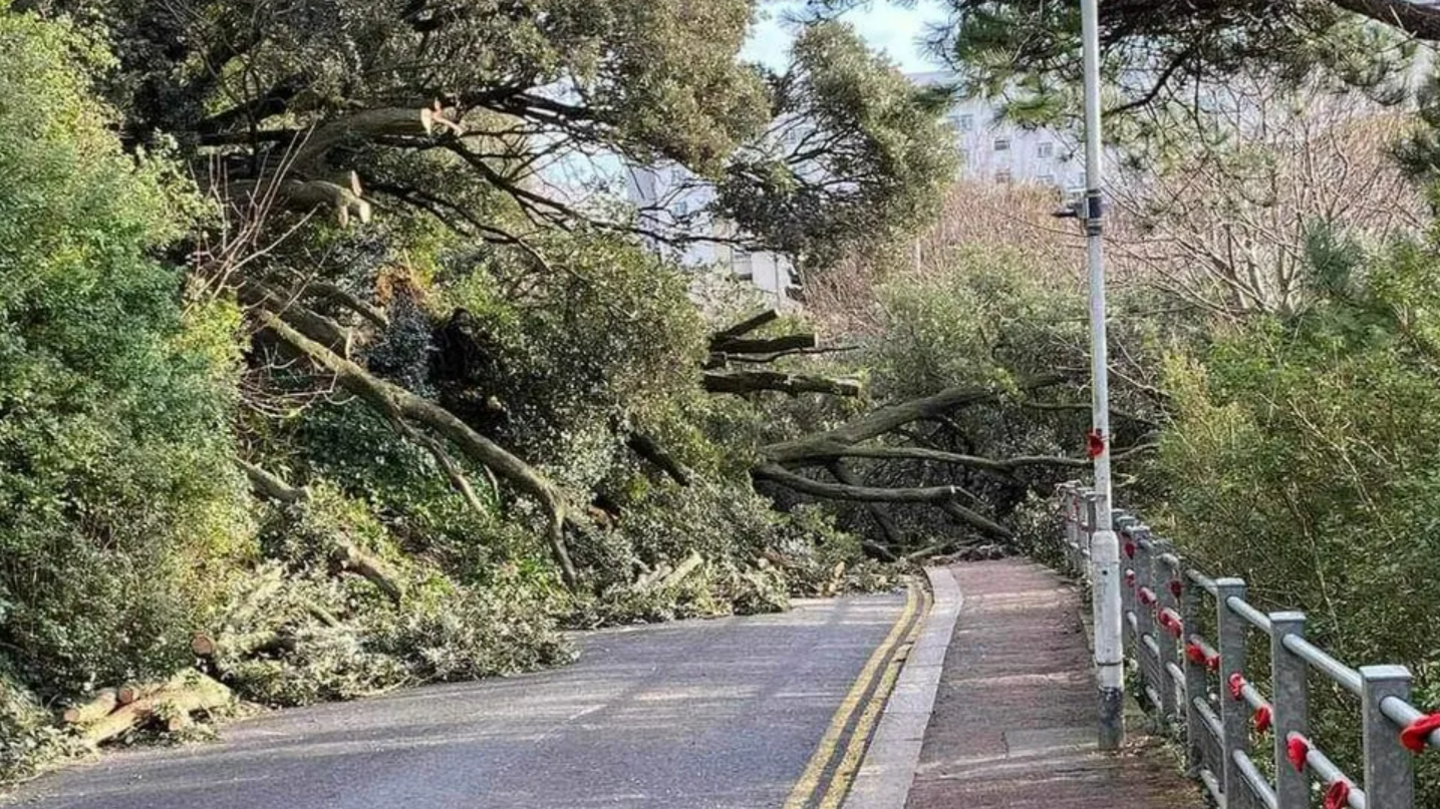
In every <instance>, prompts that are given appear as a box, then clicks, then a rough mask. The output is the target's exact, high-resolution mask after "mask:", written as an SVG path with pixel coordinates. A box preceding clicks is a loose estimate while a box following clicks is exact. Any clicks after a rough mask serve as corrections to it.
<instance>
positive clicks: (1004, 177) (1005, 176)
mask: <svg viewBox="0 0 1440 809" xmlns="http://www.w3.org/2000/svg"><path fill="white" fill-rule="evenodd" d="M1010 179H1011V177H1010V169H1000V170H999V171H997V172H995V182H997V183H1007V184H1008V183H1009V182H1010Z"/></svg>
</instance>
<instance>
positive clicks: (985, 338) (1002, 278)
mask: <svg viewBox="0 0 1440 809" xmlns="http://www.w3.org/2000/svg"><path fill="white" fill-rule="evenodd" d="M941 261H942V262H943V269H937V271H935V272H934V273H933V274H932V275H930V276H928V277H920V278H901V279H898V280H897V281H895V282H893V283H891V284H889V285H887V286H885V287H883V288H882V289H881V290H880V291H879V298H880V302H881V306H882V311H883V313H884V314H883V323H884V328H885V329H886V337H885V339H881V340H877V341H875V343H874V345H873V346H872V348H871V350H870V360H871V362H870V366H871V369H872V373H873V374H874V375H875V377H876V379H877V384H878V385H879V387H880V389H881V390H882V391H883V392H884V393H885V394H886V395H888V396H891V397H893V398H897V399H903V398H909V397H915V396H925V395H928V394H931V393H934V392H935V391H937V390H940V389H942V388H946V387H949V386H952V385H982V386H983V385H1000V386H1007V385H1013V383H1014V381H1015V379H1016V378H1017V377H1018V376H1023V375H1027V374H1034V373H1038V372H1040V371H1043V370H1045V369H1046V368H1047V367H1051V366H1052V365H1053V363H1054V361H1055V357H1056V355H1062V354H1071V353H1074V351H1075V347H1076V346H1077V345H1082V344H1083V341H1084V340H1085V335H1086V332H1085V326H1084V322H1083V320H1082V318H1083V314H1084V313H1083V310H1082V309H1081V306H1082V305H1083V301H1082V300H1080V299H1078V298H1076V297H1075V296H1074V295H1073V294H1072V293H1071V291H1070V290H1065V292H1064V293H1063V294H1062V293H1061V292H1060V291H1059V290H1056V289H1054V288H1053V287H1048V286H1047V285H1046V284H1045V283H1044V280H1043V279H1044V275H1043V273H1044V272H1045V271H1046V268H1042V267H1037V266H1035V265H1034V264H1033V263H1031V262H1029V261H1027V260H1026V259H1025V258H1024V257H1023V256H1021V255H1019V254H1018V253H1015V252H1012V251H1005V250H995V249H993V248H991V247H990V246H983V245H960V246H958V247H956V248H952V250H951V252H950V253H949V254H947V255H946V256H945V257H944V258H942V259H941Z"/></svg>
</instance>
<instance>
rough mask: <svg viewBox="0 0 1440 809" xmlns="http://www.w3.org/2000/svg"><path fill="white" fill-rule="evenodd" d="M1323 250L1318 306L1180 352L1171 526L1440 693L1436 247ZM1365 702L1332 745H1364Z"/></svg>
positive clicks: (1199, 554)
mask: <svg viewBox="0 0 1440 809" xmlns="http://www.w3.org/2000/svg"><path fill="white" fill-rule="evenodd" d="M1312 254H1313V256H1314V257H1315V258H1317V259H1318V260H1319V261H1318V265H1317V268H1316V274H1315V281H1316V287H1317V290H1318V292H1319V293H1320V294H1321V295H1322V299H1321V302H1320V303H1317V305H1316V306H1315V307H1314V308H1313V309H1312V310H1310V311H1309V312H1307V313H1306V314H1304V315H1300V316H1297V317H1294V318H1289V319H1284V320H1282V319H1278V318H1269V317H1266V318H1254V319H1251V320H1250V321H1248V322H1245V323H1243V324H1239V325H1236V326H1233V327H1231V328H1228V329H1226V330H1224V331H1223V332H1222V333H1220V334H1219V335H1217V337H1216V339H1215V340H1214V342H1213V345H1211V346H1209V347H1208V348H1207V349H1205V350H1204V351H1203V352H1200V353H1194V354H1176V355H1175V356H1173V357H1172V358H1171V359H1170V361H1169V363H1168V365H1167V367H1166V387H1167V389H1168V390H1170V391H1171V393H1172V394H1173V396H1174V407H1175V421H1174V423H1173V425H1171V426H1170V427H1169V428H1167V429H1166V431H1165V433H1164V436H1163V440H1162V453H1161V457H1160V464H1159V470H1160V471H1161V472H1162V473H1163V474H1164V475H1165V477H1166V480H1167V482H1168V483H1169V495H1168V498H1167V505H1168V509H1167V511H1166V517H1165V518H1166V519H1167V520H1168V521H1169V522H1170V524H1171V526H1172V527H1173V529H1174V536H1176V537H1177V538H1178V539H1179V541H1180V542H1181V544H1182V548H1183V550H1184V551H1185V552H1186V553H1188V554H1190V555H1191V556H1193V557H1194V558H1195V559H1196V560H1197V562H1198V563H1199V564H1200V565H1201V566H1203V567H1204V568H1206V569H1209V570H1213V571H1223V572H1224V573H1225V574H1226V575H1234V576H1241V577H1243V578H1245V579H1246V580H1247V582H1249V585H1250V588H1251V592H1252V593H1253V594H1254V597H1255V600H1256V601H1257V603H1260V604H1262V605H1264V606H1266V607H1267V608H1275V609H1278V608H1282V607H1283V608H1286V609H1302V610H1304V611H1306V612H1307V613H1308V615H1309V617H1310V624H1311V625H1310V628H1308V629H1307V635H1313V636H1314V637H1315V638H1317V641H1318V642H1319V643H1320V644H1321V645H1323V646H1325V647H1327V648H1328V649H1330V650H1332V651H1333V652H1334V653H1335V654H1336V655H1337V656H1338V657H1340V658H1341V659H1345V660H1349V661H1356V662H1380V661H1385V662H1396V663H1405V664H1408V665H1410V666H1411V667H1412V669H1413V670H1414V671H1416V672H1417V674H1418V675H1419V683H1418V686H1419V687H1420V688H1421V690H1422V692H1423V693H1427V694H1433V692H1434V689H1435V688H1436V687H1437V684H1436V681H1435V679H1434V675H1435V662H1436V660H1437V650H1440V634H1437V632H1436V631H1435V630H1434V627H1435V622H1434V621H1433V620H1432V619H1433V613H1434V604H1435V603H1437V599H1440V586H1437V582H1436V579H1435V577H1434V576H1433V575H1431V567H1432V563H1433V559H1434V558H1435V554H1436V553H1437V551H1440V547H1437V545H1436V542H1435V539H1434V537H1435V536H1436V531H1435V529H1436V528H1437V527H1440V508H1437V504H1440V488H1437V486H1440V459H1437V457H1436V454H1435V452H1434V448H1435V447H1436V446H1437V445H1440V386H1437V384H1436V383H1437V365H1436V359H1437V355H1436V354H1435V353H1434V352H1433V350H1432V348H1431V345H1432V344H1429V343H1427V342H1426V340H1425V339H1424V337H1423V336H1422V335H1424V334H1426V333H1427V332H1428V333H1432V334H1433V329H1434V328H1435V326H1436V321H1435V312H1436V311H1440V310H1436V309H1435V308H1434V296H1435V293H1434V291H1433V290H1434V289H1435V288H1436V287H1437V284H1440V256H1437V253H1436V251H1435V250H1434V248H1433V247H1429V246H1424V247H1422V246H1418V245H1405V246H1400V247H1397V248H1396V249H1394V250H1393V251H1390V252H1387V253H1385V254H1382V255H1378V256H1374V257H1369V258H1361V257H1360V256H1359V254H1358V253H1356V252H1355V251H1354V250H1353V249H1352V248H1349V247H1346V246H1345V245H1343V244H1337V243H1335V241H1334V240H1332V239H1330V238H1329V237H1327V236H1324V235H1322V234H1317V235H1316V237H1315V238H1314V239H1313V240H1312ZM1353 711H1354V706H1353V704H1351V705H1348V706H1340V705H1332V706H1328V710H1326V711H1324V712H1323V713H1322V716H1321V720H1322V721H1323V723H1324V728H1325V731H1324V732H1323V733H1322V735H1321V738H1322V740H1324V742H1325V743H1326V744H1327V745H1329V744H1335V745H1348V744H1349V743H1350V742H1351V736H1350V734H1349V733H1348V732H1345V731H1344V728H1348V727H1353V724H1352V723H1353V722H1354V721H1355V719H1354V715H1353ZM1341 749H1342V750H1345V751H1346V752H1347V753H1349V754H1352V755H1353V754H1354V752H1355V751H1354V750H1353V749H1350V748H1348V747H1341ZM1432 786H1433V785H1432Z"/></svg>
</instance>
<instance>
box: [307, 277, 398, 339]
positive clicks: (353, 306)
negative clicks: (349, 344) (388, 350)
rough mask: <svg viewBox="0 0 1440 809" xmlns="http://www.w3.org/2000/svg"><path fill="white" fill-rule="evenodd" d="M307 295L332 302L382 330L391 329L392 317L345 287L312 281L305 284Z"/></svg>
mask: <svg viewBox="0 0 1440 809" xmlns="http://www.w3.org/2000/svg"><path fill="white" fill-rule="evenodd" d="M304 291H305V294H307V295H313V296H316V297H319V298H324V299H325V300H328V301H331V302H333V303H335V304H337V305H339V306H343V307H345V308H346V309H349V310H350V311H352V312H354V313H355V314H357V315H360V316H361V317H363V318H365V319H366V320H368V321H370V322H371V323H373V324H375V325H376V326H379V327H380V328H382V329H385V328H389V327H390V316H389V315H387V314H385V311H384V310H383V309H381V308H380V307H378V306H375V305H373V304H371V303H370V302H369V301H366V300H364V299H363V298H361V297H360V296H359V295H356V294H354V293H353V292H351V291H350V290H348V289H345V288H344V287H341V286H338V285H336V284H332V283H329V282H328V281H311V282H309V283H307V284H305V287H304Z"/></svg>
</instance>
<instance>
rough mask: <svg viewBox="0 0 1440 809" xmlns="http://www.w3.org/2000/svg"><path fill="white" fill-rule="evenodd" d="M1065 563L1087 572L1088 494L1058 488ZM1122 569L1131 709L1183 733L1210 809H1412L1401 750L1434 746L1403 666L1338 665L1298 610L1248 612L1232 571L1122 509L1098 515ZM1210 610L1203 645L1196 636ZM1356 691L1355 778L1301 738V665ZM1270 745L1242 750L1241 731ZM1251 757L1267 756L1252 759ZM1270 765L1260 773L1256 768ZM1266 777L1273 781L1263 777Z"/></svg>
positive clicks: (1433, 730)
mask: <svg viewBox="0 0 1440 809" xmlns="http://www.w3.org/2000/svg"><path fill="white" fill-rule="evenodd" d="M1060 494H1061V499H1062V504H1063V509H1064V516H1065V540H1064V544H1065V548H1064V551H1065V559H1066V562H1067V564H1069V566H1070V567H1071V570H1072V572H1074V573H1075V574H1076V575H1078V576H1081V577H1088V575H1089V567H1090V565H1089V557H1090V554H1089V536H1090V531H1091V528H1090V527H1091V526H1093V525H1095V508H1096V498H1095V497H1094V493H1093V492H1092V491H1090V490H1088V489H1085V488H1083V487H1081V486H1080V485H1079V484H1076V483H1067V484H1063V485H1062V486H1061V487H1060ZM1112 521H1113V523H1114V525H1115V530H1116V531H1118V532H1119V535H1120V543H1121V567H1122V570H1123V575H1124V586H1123V587H1122V595H1123V599H1124V623H1123V631H1122V635H1123V640H1124V646H1125V655H1126V658H1127V660H1129V661H1131V662H1132V663H1133V667H1134V671H1135V672H1136V673H1137V677H1138V679H1137V682H1136V685H1137V686H1138V692H1139V694H1141V695H1143V699H1141V703H1142V705H1143V707H1144V708H1145V709H1146V710H1147V711H1148V712H1149V713H1150V714H1151V715H1152V716H1154V717H1155V718H1156V719H1157V720H1158V722H1159V723H1160V725H1161V727H1162V728H1164V729H1165V730H1166V731H1167V732H1169V733H1172V734H1173V735H1175V736H1176V737H1178V738H1183V739H1184V742H1185V750H1186V761H1187V764H1188V766H1189V769H1190V774H1191V776H1192V777H1194V778H1195V779H1196V780H1198V781H1199V782H1200V783H1201V784H1202V785H1203V787H1204V789H1205V791H1206V792H1208V793H1209V795H1210V798H1211V799H1212V800H1213V801H1214V802H1215V803H1216V805H1218V806H1220V807H1222V809H1251V807H1255V808H1256V809H1259V808H1260V807H1263V808H1264V809H1307V808H1308V807H1309V806H1310V805H1311V799H1312V792H1314V791H1316V790H1318V791H1320V792H1321V793H1323V795H1324V797H1323V803H1324V805H1325V807H1326V809H1342V808H1343V807H1347V806H1348V807H1352V809H1414V807H1415V805H1416V804H1415V783H1414V782H1415V776H1414V761H1413V759H1414V758H1415V755H1416V754H1417V753H1420V752H1424V751H1425V750H1427V749H1440V715H1437V714H1429V715H1427V714H1426V713H1424V712H1422V711H1421V710H1419V709H1418V708H1416V707H1415V706H1414V705H1412V704H1411V703H1410V679H1411V678H1410V671H1409V670H1408V669H1407V668H1405V667H1404V666H1389V665H1387V666H1361V667H1360V668H1358V669H1356V668H1351V667H1350V666H1348V665H1346V664H1344V663H1342V662H1340V661H1339V660H1336V659H1335V658H1334V657H1332V656H1330V655H1329V654H1328V653H1327V652H1325V651H1324V650H1323V649H1320V648H1319V647H1317V646H1315V645H1313V644H1311V643H1310V642H1308V641H1306V640H1305V614H1304V613H1301V612H1288V611H1287V612H1270V613H1266V612H1262V611H1261V610H1259V609H1257V608H1256V607H1255V606H1254V605H1252V604H1250V603H1249V602H1248V601H1246V600H1245V582H1244V580H1242V579H1234V578H1219V579H1212V578H1210V577H1208V576H1206V575H1205V574H1203V573H1201V572H1200V571H1198V570H1194V569H1192V568H1190V567H1188V566H1187V565H1186V564H1185V561H1184V559H1182V558H1181V557H1180V556H1179V555H1178V554H1176V553H1175V550H1174V548H1173V547H1172V546H1171V544H1170V543H1169V542H1167V541H1166V540H1164V539H1161V538H1158V537H1156V536H1154V535H1153V534H1152V533H1151V531H1150V529H1149V527H1147V526H1146V525H1144V524H1143V523H1142V522H1140V520H1138V519H1137V518H1136V517H1134V516H1133V515H1130V514H1128V513H1126V512H1124V511H1122V510H1119V509H1116V510H1114V511H1113V512H1112ZM1204 610H1213V613H1211V615H1213V618H1214V626H1215V627H1216V631H1215V637H1214V638H1213V642H1212V639H1211V638H1207V637H1205V636H1204V635H1203V634H1202V633H1201V631H1200V627H1201V624H1202V623H1204V622H1206V621H1207V620H1208V619H1209V616H1207V615H1205V613H1204V612H1203V611H1204ZM1252 632H1258V633H1261V634H1263V635H1265V636H1267V637H1268V639H1269V642H1268V647H1269V657H1270V667H1269V668H1270V676H1269V682H1266V683H1262V682H1259V681H1256V680H1253V679H1252V678H1250V677H1249V676H1248V675H1247V673H1246V672H1247V667H1246V661H1245V652H1246V646H1247V641H1248V640H1250V636H1249V633H1252ZM1312 672H1313V673H1318V674H1319V675H1321V676H1323V677H1324V678H1326V679H1328V680H1330V681H1331V682H1333V683H1335V684H1336V685H1338V686H1339V687H1340V688H1342V689H1344V690H1345V691H1348V692H1349V693H1350V694H1352V695H1354V696H1355V697H1358V698H1359V702H1360V731H1361V738H1362V745H1363V762H1364V763H1363V767H1364V772H1363V773H1361V778H1360V779H1358V780H1357V779H1355V778H1352V777H1351V775H1350V774H1347V773H1345V772H1343V771H1341V770H1340V768H1339V767H1337V766H1336V765H1335V764H1334V762H1332V761H1331V760H1330V758H1329V757H1327V756H1326V755H1325V752H1324V750H1323V748H1322V746H1321V743H1320V742H1319V741H1317V740H1315V739H1313V738H1312V737H1311V736H1310V728H1309V721H1308V719H1309V705H1310V699H1309V691H1308V682H1309V675H1310V674H1311V673H1312ZM1252 734H1253V737H1255V738H1266V737H1268V738H1269V739H1270V740H1271V743H1270V744H1269V745H1268V747H1269V750H1266V751H1257V750H1252V747H1251V739H1252ZM1256 756H1259V757H1261V758H1263V757H1265V756H1269V757H1270V758H1271V766H1269V767H1262V766H1261V765H1260V763H1259V762H1258V761H1257V759H1256ZM1266 770H1268V771H1269V772H1271V773H1273V776H1267V775H1266V774H1265V771H1266ZM1272 779H1273V780H1272Z"/></svg>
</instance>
